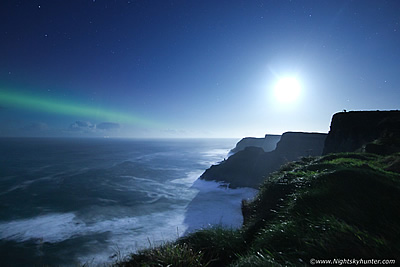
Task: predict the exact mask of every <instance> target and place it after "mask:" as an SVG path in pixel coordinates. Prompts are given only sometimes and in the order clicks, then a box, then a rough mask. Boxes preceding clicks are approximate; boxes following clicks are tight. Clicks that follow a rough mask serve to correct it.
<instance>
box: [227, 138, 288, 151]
mask: <svg viewBox="0 0 400 267" xmlns="http://www.w3.org/2000/svg"><path fill="white" fill-rule="evenodd" d="M280 139H281V136H280V135H275V134H266V135H265V137H264V138H256V137H245V138H243V139H242V140H240V141H239V142H238V143H237V144H236V146H235V148H233V149H232V150H231V151H230V152H229V153H230V154H235V153H237V152H239V151H241V150H244V149H245V148H246V147H250V146H254V147H261V148H262V149H263V150H264V152H269V151H272V150H274V149H275V148H276V144H277V143H278V142H279V140H280Z"/></svg>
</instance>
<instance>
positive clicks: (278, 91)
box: [274, 77, 301, 103]
mask: <svg viewBox="0 0 400 267" xmlns="http://www.w3.org/2000/svg"><path fill="white" fill-rule="evenodd" d="M300 90H301V88H300V83H299V82H298V81H297V79H296V78H292V77H286V78H282V79H280V80H279V81H278V82H277V83H276V85H275V91H274V93H275V97H276V98H277V100H278V101H279V102H281V103H292V102H294V101H295V100H296V99H297V98H298V97H299V95H300Z"/></svg>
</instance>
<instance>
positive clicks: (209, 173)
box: [201, 132, 326, 188]
mask: <svg viewBox="0 0 400 267" xmlns="http://www.w3.org/2000/svg"><path fill="white" fill-rule="evenodd" d="M325 138H326V134H320V133H299V132H296V133H295V132H288V133H284V134H283V135H282V137H281V140H280V141H279V143H278V144H277V148H276V149H275V150H274V151H271V152H264V150H263V149H262V148H260V147H246V148H245V149H244V150H242V151H239V152H237V153H236V154H234V155H232V156H230V157H229V158H228V159H227V160H225V161H223V162H221V163H220V164H218V165H213V166H211V167H210V168H209V169H207V170H206V171H205V172H204V173H203V174H202V175H201V179H204V180H215V181H222V182H226V183H229V186H230V187H232V188H235V187H253V188H258V186H259V185H260V183H261V182H262V181H263V180H264V179H265V178H266V177H268V175H269V174H270V173H271V172H274V171H277V170H278V169H279V167H280V166H281V165H282V164H284V163H286V162H288V161H293V160H297V159H298V158H299V157H303V156H319V155H321V152H322V149H323V145H324V141H325Z"/></svg>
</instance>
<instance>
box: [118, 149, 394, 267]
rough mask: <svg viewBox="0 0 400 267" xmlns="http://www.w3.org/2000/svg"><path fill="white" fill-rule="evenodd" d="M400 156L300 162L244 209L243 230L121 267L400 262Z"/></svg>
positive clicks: (215, 233)
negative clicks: (356, 260) (310, 262)
mask: <svg viewBox="0 0 400 267" xmlns="http://www.w3.org/2000/svg"><path fill="white" fill-rule="evenodd" d="M399 159H400V154H393V155H390V156H378V155H374V154H360V153H340V154H331V155H327V156H323V157H318V158H303V159H302V160H301V161H298V162H292V163H289V164H287V165H285V166H283V167H282V168H281V169H280V171H278V172H275V173H273V174H272V175H270V177H269V179H268V180H266V181H265V182H264V183H263V184H262V185H261V187H260V191H259V193H258V195H257V196H256V197H255V199H254V200H253V201H251V202H248V203H246V202H244V203H243V207H242V209H243V213H244V215H245V223H244V225H243V227H242V228H241V229H239V230H232V229H222V228H219V227H215V228H211V229H204V230H201V231H198V232H195V233H192V234H190V235H187V236H185V237H182V238H180V239H179V240H177V241H176V242H174V243H167V244H165V245H163V246H161V247H156V248H151V249H147V250H143V251H140V252H138V253H137V254H132V255H130V256H129V258H126V259H124V261H120V262H118V263H116V266H236V267H239V266H280V265H282V266H298V265H309V261H310V259H311V258H315V259H334V258H338V259H339V258H340V259H343V258H347V259H353V258H354V259H360V258H362V259H372V258H374V259H396V262H397V263H398V262H400V257H399V256H398V255H400V231H399V229H400V226H399V225H400V214H399V211H400V175H399V170H400V168H399V165H400V164H399V162H400V160H399Z"/></svg>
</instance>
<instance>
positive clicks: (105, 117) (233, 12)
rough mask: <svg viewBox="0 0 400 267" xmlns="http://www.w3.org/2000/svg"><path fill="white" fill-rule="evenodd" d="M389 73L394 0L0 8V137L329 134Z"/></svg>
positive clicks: (388, 80) (366, 104) (380, 105)
mask: <svg viewBox="0 0 400 267" xmlns="http://www.w3.org/2000/svg"><path fill="white" fill-rule="evenodd" d="M399 74H400V1H396V0H394V1H384V0H377V1H366V0H363V1H361V0H359V1H338V0H332V1H320V0H318V1H294V0H293V1H284V0H279V1H250V0H246V1H215V0H213V1H168V0H165V1H164V0H162V1H161V0H160V1H134V0H130V1H122V0H114V1H112V0H109V1H106V0H96V1H95V0H90V1H89V0H64V1H61V0H48V1H45V0H43V1H34V0H26V1H16V0H14V1H10V0H2V1H1V2H0V136H71V137H76V136H82V137H91V136H98V137H100V136H110V137H244V136H263V135H264V134H266V133H271V134H273V133H274V134H280V133H282V132H285V131H313V132H328V131H329V125H330V120H331V116H332V115H333V114H334V113H336V112H338V111H342V110H344V109H346V110H348V111H350V110H378V109H379V110H390V109H399V104H400V75H399ZM285 78H291V79H294V80H296V82H297V83H298V86H299V88H300V89H299V95H298V97H295V98H294V99H292V100H291V101H285V99H283V100H282V99H279V98H278V97H277V96H276V94H275V90H276V84H277V83H278V81H280V80H282V79H285ZM290 94H292V93H290ZM284 98H285V97H284Z"/></svg>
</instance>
